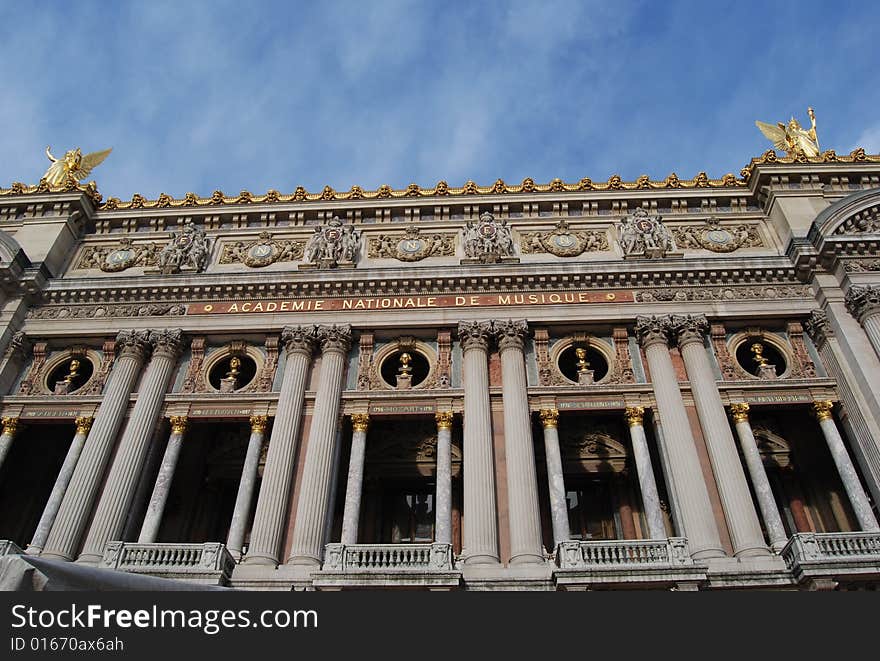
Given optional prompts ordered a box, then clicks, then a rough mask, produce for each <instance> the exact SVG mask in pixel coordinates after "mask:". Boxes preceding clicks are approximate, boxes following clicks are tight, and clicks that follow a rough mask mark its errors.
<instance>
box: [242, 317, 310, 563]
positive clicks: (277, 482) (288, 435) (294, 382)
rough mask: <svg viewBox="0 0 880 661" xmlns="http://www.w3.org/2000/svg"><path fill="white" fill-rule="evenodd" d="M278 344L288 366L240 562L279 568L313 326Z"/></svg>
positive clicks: (286, 334)
mask: <svg viewBox="0 0 880 661" xmlns="http://www.w3.org/2000/svg"><path fill="white" fill-rule="evenodd" d="M281 341H282V343H283V344H284V345H285V347H286V351H287V361H286V363H285V365H284V375H283V379H282V381H281V392H280V393H279V395H278V411H277V413H276V414H275V422H274V424H273V425H272V435H271V437H270V438H269V450H268V452H267V453H266V464H265V466H264V467H263V481H262V483H261V484H260V495H259V496H258V498H257V511H256V512H255V513H254V525H253V527H252V528H251V538H250V544H248V552H247V555H246V556H245V558H244V562H245V563H247V564H258V565H277V564H278V560H279V558H280V554H281V538H282V536H283V533H284V521H285V519H286V518H287V506H288V501H289V500H290V484H291V482H292V480H293V472H294V465H293V460H294V457H295V455H296V447H297V445H298V444H299V427H300V422H301V420H302V410H303V397H304V396H305V392H306V379H307V378H308V375H309V367H310V366H311V364H312V354H313V353H314V351H315V343H316V341H317V334H316V330H315V327H314V326H308V327H305V326H287V327H285V328H284V329H283V331H282V332H281Z"/></svg>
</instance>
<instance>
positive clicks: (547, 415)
mask: <svg viewBox="0 0 880 661" xmlns="http://www.w3.org/2000/svg"><path fill="white" fill-rule="evenodd" d="M539 415H540V417H541V426H542V427H544V457H545V458H546V460H547V486H548V487H549V489H550V517H551V520H552V521H553V547H554V548H558V547H559V545H560V544H561V543H562V542H567V541H569V540H570V539H571V530H569V527H568V503H567V501H566V499H565V473H564V470H563V468H562V452H560V450H559V429H558V425H559V411H557V410H556V409H541V412H540V413H539Z"/></svg>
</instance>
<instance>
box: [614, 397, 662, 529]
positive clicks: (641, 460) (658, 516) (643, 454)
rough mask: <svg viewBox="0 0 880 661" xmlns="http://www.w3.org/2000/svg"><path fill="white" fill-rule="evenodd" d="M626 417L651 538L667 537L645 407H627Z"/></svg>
mask: <svg viewBox="0 0 880 661" xmlns="http://www.w3.org/2000/svg"><path fill="white" fill-rule="evenodd" d="M624 417H625V418H626V424H627V425H629V437H630V440H631V441H632V449H633V460H634V463H635V465H636V474H637V475H638V478H639V489H640V490H641V492H642V506H643V508H644V511H645V520H646V521H647V522H648V535H649V536H650V538H651V539H666V537H667V534H666V524H665V523H663V512H662V511H661V509H660V494H659V493H658V492H657V482H656V481H655V479H654V469H653V467H652V466H651V454H650V452H649V451H648V439H647V438H646V437H645V409H644V408H642V407H641V406H630V407H628V408H627V409H626V413H625V414H624Z"/></svg>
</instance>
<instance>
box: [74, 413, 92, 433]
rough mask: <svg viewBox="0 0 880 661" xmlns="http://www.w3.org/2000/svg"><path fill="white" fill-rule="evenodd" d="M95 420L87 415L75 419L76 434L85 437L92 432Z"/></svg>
mask: <svg viewBox="0 0 880 661" xmlns="http://www.w3.org/2000/svg"><path fill="white" fill-rule="evenodd" d="M94 421H95V419H94V418H93V417H91V416H88V415H81V416H79V417H78V418H77V419H76V433H77V434H82V435H83V436H87V435H88V433H89V432H90V431H91V430H92V423H93V422H94Z"/></svg>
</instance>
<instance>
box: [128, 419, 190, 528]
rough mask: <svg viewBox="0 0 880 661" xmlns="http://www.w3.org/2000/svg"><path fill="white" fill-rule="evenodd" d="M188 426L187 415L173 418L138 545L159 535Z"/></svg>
mask: <svg viewBox="0 0 880 661" xmlns="http://www.w3.org/2000/svg"><path fill="white" fill-rule="evenodd" d="M188 426H189V420H188V419H187V417H186V416H185V415H175V416H172V418H171V436H169V437H168V445H166V446H165V454H164V455H163V456H162V463H161V464H160V465H159V473H158V475H156V482H155V483H154V485H153V494H152V495H151V496H150V504H149V505H147V513H146V514H145V515H144V523H143V525H142V526H141V533H140V535H139V536H138V544H152V543H153V542H155V541H156V537H157V536H158V535H159V526H160V525H162V515H163V514H164V513H165V503H166V502H167V501H168V492H169V491H171V481H172V480H173V479H174V470H175V469H176V468H177V459H178V458H179V457H180V449H181V447H183V437H184V435H185V434H186V429H187V427H188Z"/></svg>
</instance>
